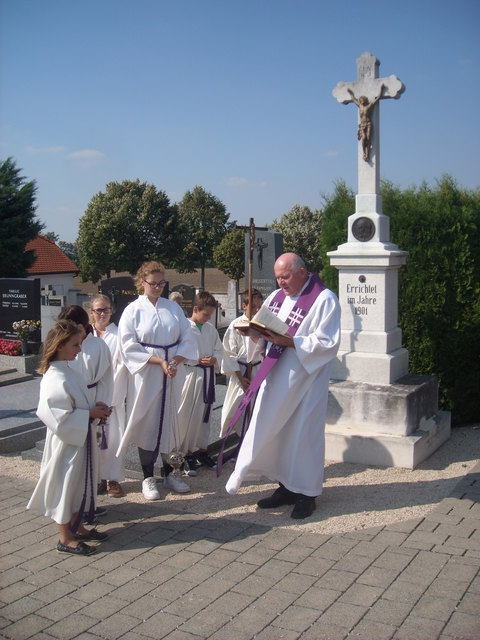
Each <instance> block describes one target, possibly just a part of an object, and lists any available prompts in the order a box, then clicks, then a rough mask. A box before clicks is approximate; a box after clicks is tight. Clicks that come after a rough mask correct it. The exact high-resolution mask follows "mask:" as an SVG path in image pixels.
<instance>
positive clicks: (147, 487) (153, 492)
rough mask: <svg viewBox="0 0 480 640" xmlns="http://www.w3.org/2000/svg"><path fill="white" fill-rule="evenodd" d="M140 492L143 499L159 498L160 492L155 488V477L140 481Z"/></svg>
mask: <svg viewBox="0 0 480 640" xmlns="http://www.w3.org/2000/svg"><path fill="white" fill-rule="evenodd" d="M142 492H143V495H144V497H145V500H160V493H159V491H158V489H157V481H156V480H155V478H145V480H144V481H143V482H142Z"/></svg>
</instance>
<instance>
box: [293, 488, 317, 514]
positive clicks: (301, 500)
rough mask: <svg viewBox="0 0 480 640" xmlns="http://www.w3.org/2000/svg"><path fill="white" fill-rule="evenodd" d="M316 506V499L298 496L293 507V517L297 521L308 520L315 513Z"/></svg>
mask: <svg viewBox="0 0 480 640" xmlns="http://www.w3.org/2000/svg"><path fill="white" fill-rule="evenodd" d="M315 506H316V505H315V498H312V497H311V496H304V495H302V494H300V495H299V496H297V499H296V501H295V506H294V507H293V511H292V513H291V517H292V518H294V519H295V520H303V518H308V517H309V516H311V515H312V513H313V512H314V510H315Z"/></svg>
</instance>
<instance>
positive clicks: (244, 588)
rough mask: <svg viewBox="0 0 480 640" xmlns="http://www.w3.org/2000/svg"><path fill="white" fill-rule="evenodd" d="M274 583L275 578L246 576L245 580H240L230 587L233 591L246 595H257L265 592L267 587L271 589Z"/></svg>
mask: <svg viewBox="0 0 480 640" xmlns="http://www.w3.org/2000/svg"><path fill="white" fill-rule="evenodd" d="M274 584H275V580H273V579H272V578H265V577H262V576H257V575H253V576H248V577H247V578H245V580H242V582H240V583H239V584H237V585H235V586H234V587H233V588H232V591H234V592H235V593H243V594H244V595H246V596H255V597H257V598H258V596H260V595H262V593H265V591H267V590H268V589H271V588H272V587H273V585H274Z"/></svg>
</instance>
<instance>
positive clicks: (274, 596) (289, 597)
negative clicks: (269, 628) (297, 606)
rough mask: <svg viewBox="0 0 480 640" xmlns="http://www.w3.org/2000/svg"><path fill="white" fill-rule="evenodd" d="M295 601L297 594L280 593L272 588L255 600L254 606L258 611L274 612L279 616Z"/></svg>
mask: <svg viewBox="0 0 480 640" xmlns="http://www.w3.org/2000/svg"><path fill="white" fill-rule="evenodd" d="M296 599H297V594H295V593H288V591H281V590H280V589H277V588H275V587H274V588H273V589H269V590H268V591H266V592H265V593H264V594H263V595H261V596H260V597H259V598H257V601H256V603H255V606H256V607H257V608H260V609H265V610H266V611H275V612H276V613H277V614H280V613H281V612H282V611H284V610H285V609H286V608H287V607H289V606H290V605H291V604H292V603H293V602H294V601H295V600H296Z"/></svg>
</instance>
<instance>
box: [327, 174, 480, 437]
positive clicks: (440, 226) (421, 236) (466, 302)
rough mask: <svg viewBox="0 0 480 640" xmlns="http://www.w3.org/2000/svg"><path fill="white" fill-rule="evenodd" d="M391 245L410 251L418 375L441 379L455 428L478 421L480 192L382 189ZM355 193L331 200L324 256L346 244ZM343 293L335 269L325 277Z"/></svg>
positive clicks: (411, 336)
mask: <svg viewBox="0 0 480 640" xmlns="http://www.w3.org/2000/svg"><path fill="white" fill-rule="evenodd" d="M381 195H382V198H383V211H384V212H385V214H386V215H388V216H389V217H390V227H391V233H390V236H391V241H392V242H394V243H395V244H397V245H398V246H399V248H400V249H403V250H406V251H408V257H407V263H406V265H405V266H404V267H402V268H401V269H400V272H399V310H398V320H399V321H398V324H399V326H400V327H401V329H402V334H403V344H404V346H405V347H406V349H408V353H409V361H410V365H409V370H410V372H411V373H421V374H430V375H435V376H437V377H438V380H439V388H440V395H439V404H440V407H441V408H442V409H444V410H448V411H451V412H452V422H453V424H461V423H465V422H473V421H478V420H479V418H480V412H479V406H480V403H479V401H478V398H479V392H480V193H479V192H478V191H468V190H465V189H460V188H459V187H458V186H457V184H456V183H455V181H454V180H453V179H452V178H451V177H449V176H444V177H443V178H442V179H441V180H439V181H438V183H437V185H436V187H435V188H430V187H428V186H427V185H426V184H422V186H421V187H420V188H414V187H412V188H410V189H407V190H406V191H400V189H399V188H398V187H394V186H393V185H392V184H391V183H389V182H383V183H382V186H381ZM354 210H355V200H354V194H353V192H352V191H351V190H349V189H348V188H347V187H346V186H345V184H344V183H341V182H340V183H338V184H337V185H336V187H335V193H334V195H333V197H331V198H325V208H324V210H323V228H322V257H323V259H324V264H325V265H328V264H329V262H328V258H327V257H326V253H327V251H332V250H334V249H336V248H337V246H338V245H339V244H342V243H343V242H346V240H347V229H348V223H347V218H348V216H349V215H351V214H352V213H353V212H354ZM322 277H323V278H324V280H325V282H326V283H327V284H328V285H329V286H330V287H332V288H333V289H334V290H336V291H337V290H338V273H337V270H336V269H335V268H334V267H331V266H328V267H325V268H324V269H323V271H322Z"/></svg>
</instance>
